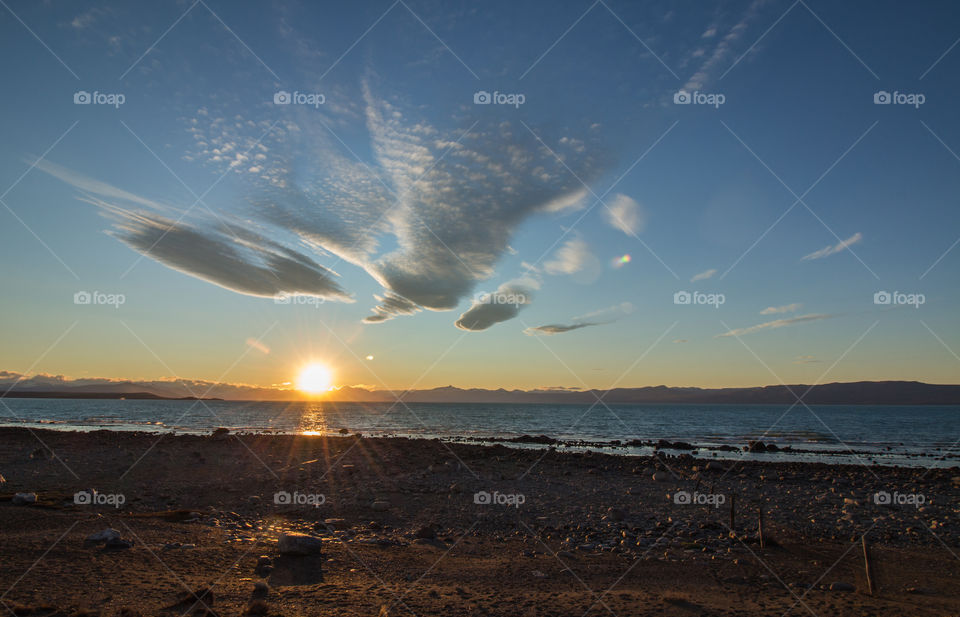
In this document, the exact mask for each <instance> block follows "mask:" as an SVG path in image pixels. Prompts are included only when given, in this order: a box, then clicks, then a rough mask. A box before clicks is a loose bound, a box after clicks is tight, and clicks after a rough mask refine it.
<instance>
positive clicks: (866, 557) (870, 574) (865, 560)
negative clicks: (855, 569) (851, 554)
mask: <svg viewBox="0 0 960 617" xmlns="http://www.w3.org/2000/svg"><path fill="white" fill-rule="evenodd" d="M860 540H861V542H862V543H863V568H864V570H865V571H866V573H867V590H868V591H869V592H870V595H871V596H872V595H873V572H872V571H871V569H870V555H869V553H867V535H866V534H864V535H862V536H860Z"/></svg>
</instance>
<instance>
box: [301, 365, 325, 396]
mask: <svg viewBox="0 0 960 617" xmlns="http://www.w3.org/2000/svg"><path fill="white" fill-rule="evenodd" d="M332 388H333V374H332V373H331V372H330V368H329V367H327V366H326V365H325V364H319V363H314V364H308V365H306V366H305V367H303V369H301V370H300V374H299V375H298V376H297V390H300V391H301V392H307V393H309V394H320V393H322V392H327V391H329V390H331V389H332Z"/></svg>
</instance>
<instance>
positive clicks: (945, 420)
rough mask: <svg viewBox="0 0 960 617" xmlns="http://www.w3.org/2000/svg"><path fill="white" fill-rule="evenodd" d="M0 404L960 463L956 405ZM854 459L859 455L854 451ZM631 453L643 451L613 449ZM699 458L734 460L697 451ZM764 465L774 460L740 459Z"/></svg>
mask: <svg viewBox="0 0 960 617" xmlns="http://www.w3.org/2000/svg"><path fill="white" fill-rule="evenodd" d="M3 402H4V403H5V406H0V424H3V425H7V426H31V427H42V428H61V429H69V430H95V429H100V428H109V429H111V430H137V431H154V432H181V433H208V432H210V431H211V430H212V429H214V428H217V427H221V426H222V427H227V428H230V429H232V430H234V431H250V432H279V433H320V434H325V433H337V432H338V431H339V430H340V429H344V428H345V429H348V430H349V431H351V432H359V433H363V434H364V435H370V436H373V435H398V436H422V437H440V438H444V439H465V440H469V441H483V440H484V439H485V438H490V437H507V438H509V437H516V436H520V435H524V434H529V435H541V434H543V435H549V436H550V437H554V438H557V439H561V440H567V441H586V442H609V441H612V440H621V441H629V440H631V439H642V440H645V441H646V440H657V439H666V440H670V441H686V442H689V443H692V444H695V445H699V446H720V445H724V444H727V445H733V446H741V445H743V444H744V443H745V442H746V440H748V439H762V440H763V441H765V442H774V443H777V444H778V445H780V446H786V445H790V446H793V447H794V448H798V449H802V450H809V451H812V452H810V453H806V454H793V455H790V459H791V460H797V459H805V460H811V459H821V460H830V461H834V462H867V461H876V462H879V463H884V464H908V465H922V466H932V465H937V466H953V465H958V464H960V459H958V458H957V457H958V456H960V444H958V443H957V442H958V440H960V407H953V406H950V407H947V406H938V407H888V406H840V405H822V406H812V407H811V410H812V411H810V410H807V409H805V408H803V407H802V406H798V407H794V408H793V409H792V410H790V411H789V412H787V410H788V409H789V407H788V406H786V405H610V409H609V410H608V409H606V408H604V407H603V406H597V407H595V408H593V409H592V410H589V411H588V409H589V406H587V405H518V404H481V403H472V404H440V403H408V404H407V406H404V405H396V406H392V405H391V404H389V403H363V404H361V403H336V404H334V403H270V402H236V401H205V402H202V403H201V402H196V401H121V400H68V399H13V398H7V399H4V401H3ZM851 450H853V451H854V454H851ZM612 451H614V452H620V453H626V454H634V453H646V452H649V449H648V448H616V449H613V450H612ZM700 455H702V456H711V457H712V456H714V455H716V456H717V457H741V456H744V455H742V454H740V453H729V452H717V453H714V452H711V451H709V450H702V451H701V452H700ZM747 456H749V457H751V458H770V457H771V456H774V455H767V454H755V455H747Z"/></svg>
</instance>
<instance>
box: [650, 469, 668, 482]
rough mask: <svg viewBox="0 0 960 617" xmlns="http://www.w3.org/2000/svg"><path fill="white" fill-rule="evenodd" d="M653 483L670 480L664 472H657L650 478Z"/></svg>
mask: <svg viewBox="0 0 960 617" xmlns="http://www.w3.org/2000/svg"><path fill="white" fill-rule="evenodd" d="M650 477H651V478H653V481H654V482H666V481H667V480H669V479H670V476H669V475H668V474H667V472H665V471H657V472H655V473H654V474H653V475H652V476H650Z"/></svg>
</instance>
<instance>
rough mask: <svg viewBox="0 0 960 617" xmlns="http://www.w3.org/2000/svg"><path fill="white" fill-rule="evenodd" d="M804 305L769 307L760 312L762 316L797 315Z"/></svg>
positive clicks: (796, 303)
mask: <svg viewBox="0 0 960 617" xmlns="http://www.w3.org/2000/svg"><path fill="white" fill-rule="evenodd" d="M802 306H803V305H802V304H800V303H799V302H794V303H793V304H784V305H783V306H768V307H767V308H765V309H763V310H762V311H760V314H761V315H779V314H781V313H796V312H797V311H799V310H800V308H801V307H802Z"/></svg>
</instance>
